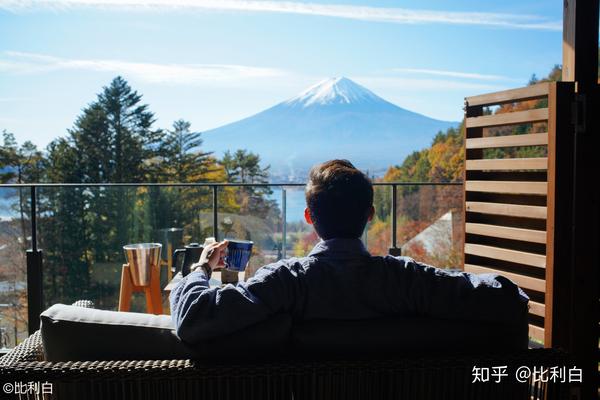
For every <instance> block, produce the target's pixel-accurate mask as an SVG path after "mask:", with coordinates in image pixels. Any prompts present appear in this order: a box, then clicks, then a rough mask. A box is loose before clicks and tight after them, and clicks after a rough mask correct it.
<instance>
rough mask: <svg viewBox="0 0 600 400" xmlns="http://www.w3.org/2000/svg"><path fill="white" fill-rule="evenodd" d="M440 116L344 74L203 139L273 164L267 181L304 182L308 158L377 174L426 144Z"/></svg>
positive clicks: (441, 125) (443, 124)
mask: <svg viewBox="0 0 600 400" xmlns="http://www.w3.org/2000/svg"><path fill="white" fill-rule="evenodd" d="M457 125H458V123H457V122H450V121H440V120H436V119H433V118H429V117H426V116H424V115H421V114H417V113H415V112H412V111H409V110H406V109H404V108H401V107H398V106H397V105H395V104H392V103H390V102H388V101H386V100H384V99H382V98H381V97H379V96H377V95H376V94H374V93H373V92H371V91H370V90H369V89H367V88H364V87H362V86H360V85H359V84H357V83H354V82H353V81H351V80H350V79H348V78H332V79H327V80H324V81H322V82H319V83H317V84H316V85H314V86H311V87H309V88H308V89H306V90H304V91H303V92H301V93H300V94H298V95H297V96H294V97H292V98H290V99H289V100H287V101H284V102H282V103H279V104H276V105H274V106H273V107H271V108H269V109H266V110H264V111H262V112H259V113H258V114H255V115H252V116H250V117H248V118H244V119H242V120H239V121H236V122H233V123H230V124H227V125H224V126H221V127H219V128H215V129H212V130H209V131H206V132H204V134H203V139H204V146H205V148H207V149H210V150H211V151H214V152H215V155H216V156H217V157H220V156H221V155H222V154H223V153H224V152H225V151H227V150H235V149H247V150H250V151H252V152H254V153H257V154H259V155H260V158H261V160H262V161H263V163H264V164H269V165H270V166H271V169H270V171H271V174H272V180H273V181H288V179H289V180H291V181H302V180H304V179H306V173H307V171H308V170H309V169H310V167H311V166H312V165H314V164H315V163H317V162H323V161H325V160H329V159H332V158H347V159H349V160H351V161H352V162H353V163H354V165H356V166H357V167H359V168H361V169H363V170H369V173H371V174H375V175H377V174H383V173H385V171H386V170H387V168H388V167H389V166H390V165H396V164H400V163H402V161H403V160H404V157H406V156H407V155H408V154H410V152H412V151H415V150H419V149H422V148H424V147H426V146H429V145H430V143H431V139H432V138H433V137H434V135H435V134H436V133H437V132H438V131H440V130H446V129H447V128H449V127H451V126H452V127H456V126H457Z"/></svg>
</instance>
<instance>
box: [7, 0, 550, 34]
mask: <svg viewBox="0 0 600 400" xmlns="http://www.w3.org/2000/svg"><path fill="white" fill-rule="evenodd" d="M76 8H97V9H123V10H141V11H154V10H160V11H163V10H167V11H168V10H197V11H206V10H216V11H249V12H267V13H285V14H302V15H316V16H324V17H334V18H345V19H353V20H361V21H375V22H389V23H398V24H454V25H482V26H489V27H499V28H512V29H534V30H550V31H560V30H561V29H562V23H561V22H560V21H555V20H550V19H548V18H545V17H541V16H537V15H520V14H505V13H486V12H457V11H438V10H418V9H407V8H396V7H393V8H392V7H388V8H384V7H371V6H355V5H346V4H322V3H307V2H293V1H253V0H37V1H33V0H24V1H14V0H0V9H5V10H9V11H13V12H19V11H31V10H53V11H67V10H70V9H76Z"/></svg>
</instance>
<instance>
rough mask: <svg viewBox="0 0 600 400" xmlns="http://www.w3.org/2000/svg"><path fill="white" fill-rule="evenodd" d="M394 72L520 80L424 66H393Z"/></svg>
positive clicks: (491, 79) (479, 78)
mask: <svg viewBox="0 0 600 400" xmlns="http://www.w3.org/2000/svg"><path fill="white" fill-rule="evenodd" d="M391 71H392V72H399V73H403V74H415V75H432V76H444V77H449V78H464V79H474V80H481V81H518V79H514V78H509V77H507V76H503V75H489V74H478V73H474V72H458V71H445V70H439V69H422V68H393V69H392V70H391Z"/></svg>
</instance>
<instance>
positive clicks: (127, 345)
mask: <svg viewBox="0 0 600 400" xmlns="http://www.w3.org/2000/svg"><path fill="white" fill-rule="evenodd" d="M40 317H41V332H42V342H43V347H44V355H45V359H46V360H47V361H84V360H173V359H188V358H193V359H216V358H218V359H223V358H228V359H231V358H233V359H243V358H246V357H253V356H255V355H256V354H263V355H264V354H265V352H268V354H270V355H273V356H276V355H277V354H279V353H280V351H283V349H284V348H286V346H287V344H288V339H289V335H290V327H291V318H290V317H289V316H287V315H276V316H275V317H273V318H271V319H269V320H267V321H264V322H261V323H259V324H256V325H254V326H251V327H249V328H246V329H244V330H242V331H240V332H236V333H233V334H230V335H224V336H222V337H219V338H216V339H212V340H209V341H205V342H202V343H199V344H198V345H194V346H190V345H188V344H186V343H184V342H182V341H181V340H180V339H179V338H178V337H177V335H176V334H175V331H174V330H173V323H172V320H171V317H170V316H168V315H152V314H142V313H133V312H118V311H106V310H96V309H90V308H81V307H76V306H68V305H64V304H55V305H53V306H52V307H50V308H49V309H47V310H46V311H44V312H43V313H42V314H41V316H40Z"/></svg>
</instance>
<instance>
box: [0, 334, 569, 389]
mask: <svg viewBox="0 0 600 400" xmlns="http://www.w3.org/2000/svg"><path fill="white" fill-rule="evenodd" d="M338 325H339V324H336V325H331V324H329V326H328V325H327V323H326V324H324V325H323V324H320V325H319V324H317V325H316V326H312V327H309V328H308V330H306V331H307V332H314V331H315V329H316V330H317V331H319V332H323V331H326V332H327V331H329V332H330V333H333V334H337V335H339V332H345V334H344V337H346V338H350V339H349V341H346V342H344V341H343V340H342V343H345V344H344V345H348V344H350V345H352V341H351V338H353V337H355V338H358V341H361V340H364V338H363V337H361V333H360V329H358V330H357V329H353V328H352V325H351V324H350V325H348V324H346V325H344V324H343V323H342V324H341V327H342V329H341V330H339V331H337V332H334V331H332V330H331V327H332V326H338ZM409 329H410V328H409ZM392 330H393V328H392ZM424 332H425V333H424V334H425V335H428V333H427V332H431V329H428V330H427V331H424ZM487 334H489V335H493V334H494V333H493V331H492V330H488V331H487ZM326 335H327V334H326ZM395 335H397V333H395ZM448 336H450V339H451V340H452V341H454V342H456V338H452V334H451V332H443V331H438V332H431V337H432V338H433V337H448ZM305 337H306V336H305ZM388 337H392V336H389V335H388ZM308 338H309V339H305V340H304V343H305V344H307V345H308V346H309V347H315V346H314V342H313V341H311V339H310V338H311V336H310V335H309V336H308ZM473 338H476V336H473V337H472V338H471V339H473ZM87 339H88V342H89V345H90V346H93V345H94V340H93V338H87ZM385 340H387V339H385V338H382V339H381V340H380V341H378V340H375V341H373V342H369V343H371V344H369V343H366V342H365V343H363V344H364V345H363V346H360V347H361V349H363V350H364V349H367V350H368V351H345V352H344V351H340V350H341V349H342V348H336V349H334V350H333V351H327V349H328V348H327V346H321V347H319V346H316V347H317V349H316V351H306V347H305V348H303V349H302V350H300V351H290V352H288V353H286V354H281V353H279V352H274V353H273V354H269V355H265V356H264V357H261V358H257V357H255V356H251V357H247V356H246V354H229V355H227V356H224V357H209V358H207V359H204V358H202V357H197V358H196V359H175V360H143V359H138V360H104V361H98V360H87V361H46V360H45V355H44V344H43V343H42V335H41V333H40V331H38V332H36V333H34V334H33V335H31V336H30V337H29V338H28V339H26V340H25V341H24V342H23V343H21V344H20V345H19V346H17V347H16V348H15V349H13V350H12V351H11V352H10V353H8V354H6V355H5V356H3V357H2V358H0V383H1V384H2V385H4V383H14V382H50V383H52V394H51V395H48V394H47V395H45V397H44V398H51V399H292V398H293V399H295V400H296V399H531V398H536V399H562V398H568V393H569V387H568V386H567V385H566V384H556V383H551V382H539V381H538V382H533V380H532V379H529V380H527V382H525V383H519V382H517V381H516V380H515V379H514V372H515V371H516V369H517V368H518V367H520V366H528V367H530V368H531V369H533V368H534V367H538V368H539V367H541V366H547V367H550V366H562V365H566V364H567V363H568V359H567V357H566V355H565V354H564V353H562V352H560V351H557V350H553V349H535V350H533V349H531V350H527V349H513V350H508V349H507V348H505V347H502V346H500V347H497V346H494V343H493V341H491V342H490V343H489V344H488V350H486V351H483V350H482V348H480V347H478V346H467V347H463V346H460V345H456V343H454V344H452V343H451V342H446V341H444V340H441V341H439V342H435V343H432V346H429V351H424V350H423V349H422V348H420V349H419V348H416V347H415V345H414V343H409V346H410V347H412V350H411V349H408V348H407V347H406V346H404V347H403V346H400V347H397V348H390V349H389V351H387V352H381V351H379V352H375V353H373V352H372V350H373V349H374V348H381V347H378V346H379V345H380V342H385ZM398 341H399V342H404V341H403V340H402V339H401V338H399V340H398ZM426 342H427V341H426ZM481 342H482V343H483V341H481ZM353 345H356V341H355V342H354V344H353ZM388 345H389V343H388ZM386 346H387V345H386ZM292 347H293V346H292ZM205 348H206V347H205ZM359 350H360V349H359ZM46 353H47V352H46ZM236 353H239V350H238V351H236ZM370 353H373V354H370ZM494 366H506V371H507V373H508V376H507V377H504V379H502V381H501V383H494V382H493V381H494V380H495V378H494V377H493V376H490V381H489V382H485V383H479V382H476V383H473V379H474V372H473V371H474V367H477V368H479V367H484V368H490V369H491V368H492V367H494ZM4 395H5V396H6V395H7V394H6V393H4ZM13 396H14V397H12V398H31V399H33V398H42V397H36V396H35V394H30V395H28V396H21V397H19V396H17V395H15V394H13ZM8 398H10V397H8Z"/></svg>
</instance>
